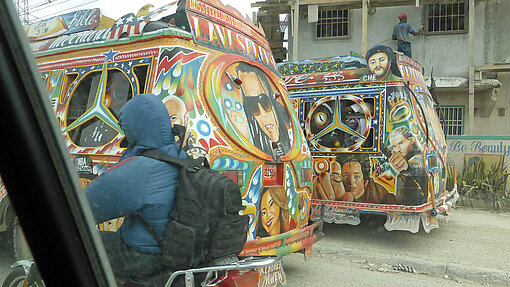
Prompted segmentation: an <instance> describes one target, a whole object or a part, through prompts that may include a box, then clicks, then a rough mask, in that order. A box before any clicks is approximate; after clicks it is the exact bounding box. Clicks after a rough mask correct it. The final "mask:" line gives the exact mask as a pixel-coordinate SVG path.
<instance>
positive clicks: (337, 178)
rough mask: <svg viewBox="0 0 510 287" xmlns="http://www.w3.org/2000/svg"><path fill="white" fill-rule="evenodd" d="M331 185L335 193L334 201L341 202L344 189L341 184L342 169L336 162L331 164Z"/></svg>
mask: <svg viewBox="0 0 510 287" xmlns="http://www.w3.org/2000/svg"><path fill="white" fill-rule="evenodd" d="M330 169H331V175H330V177H331V185H332V186H333V191H334V192H335V200H343V198H344V195H345V188H344V184H343V182H342V167H341V166H340V164H339V163H338V162H336V161H334V162H332V163H331V168H330Z"/></svg>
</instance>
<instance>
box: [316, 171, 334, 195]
mask: <svg viewBox="0 0 510 287" xmlns="http://www.w3.org/2000/svg"><path fill="white" fill-rule="evenodd" d="M313 193H314V195H315V196H314V198H316V199H323V200H335V191H334V189H333V185H332V184H331V177H330V175H329V172H323V173H321V174H319V176H318V177H316V178H315V180H314V182H313Z"/></svg>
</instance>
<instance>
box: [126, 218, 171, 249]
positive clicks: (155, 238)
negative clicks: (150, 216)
mask: <svg viewBox="0 0 510 287" xmlns="http://www.w3.org/2000/svg"><path fill="white" fill-rule="evenodd" d="M130 216H131V217H132V218H133V219H134V220H137V219H138V220H140V221H141V222H142V223H143V225H144V226H145V228H146V229H147V231H149V233H150V234H151V235H152V237H153V238H154V240H156V242H158V245H159V246H160V247H161V246H163V245H162V244H163V240H162V239H161V237H159V235H158V234H157V233H156V230H154V227H152V226H151V225H150V224H149V223H148V222H147V221H146V220H145V219H143V217H142V216H141V215H140V213H138V212H135V213H133V214H131V215H130ZM133 222H134V221H133Z"/></svg>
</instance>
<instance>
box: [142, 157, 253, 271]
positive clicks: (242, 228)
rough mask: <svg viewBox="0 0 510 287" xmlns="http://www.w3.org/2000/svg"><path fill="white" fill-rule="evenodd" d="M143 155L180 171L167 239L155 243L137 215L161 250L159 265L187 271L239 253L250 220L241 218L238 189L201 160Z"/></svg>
mask: <svg viewBox="0 0 510 287" xmlns="http://www.w3.org/2000/svg"><path fill="white" fill-rule="evenodd" d="M142 156H145V157H150V158H153V159H157V160H160V161H164V162H167V163H170V164H172V165H175V166H178V167H181V172H180V176H179V183H178V186H177V191H176V194H175V203H174V207H173V210H172V212H171V213H170V221H169V223H168V225H167V228H166V231H165V237H164V238H159V237H158V235H157V234H156V232H155V231H154V229H153V228H152V227H151V226H150V225H149V224H148V223H147V222H146V221H145V220H143V218H141V216H138V217H139V218H140V219H142V222H144V224H145V226H146V227H147V229H148V230H149V232H150V233H151V234H152V236H153V237H154V239H156V241H157V242H158V244H159V246H160V248H161V250H162V251H163V254H162V263H163V265H165V266H167V267H168V268H169V269H171V270H174V271H175V270H181V269H189V268H192V267H197V266H201V265H206V264H210V263H211V262H213V261H215V260H219V261H221V259H223V258H229V257H232V256H236V255H237V254H239V253H240V252H241V250H242V249H243V247H244V244H245V243H246V237H247V231H248V224H249V217H248V216H247V215H239V211H240V210H243V209H244V207H243V205H242V199H241V191H240V189H239V186H238V185H237V184H235V183H234V182H233V181H232V180H231V179H230V178H228V177H227V176H225V175H223V174H221V173H219V172H217V171H215V170H212V169H210V168H209V166H208V164H207V161H206V160H205V159H203V158H202V159H197V160H194V159H185V160H184V159H178V158H175V157H172V156H169V155H167V154H165V153H163V152H160V151H159V150H155V149H154V150H147V151H144V152H142ZM204 163H205V164H204Z"/></svg>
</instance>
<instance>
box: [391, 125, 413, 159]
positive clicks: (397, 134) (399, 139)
mask: <svg viewBox="0 0 510 287" xmlns="http://www.w3.org/2000/svg"><path fill="white" fill-rule="evenodd" d="M414 143H415V139H414V137H413V135H412V133H411V132H410V131H409V129H407V128H404V127H401V128H398V129H395V130H394V131H393V132H392V133H391V135H390V149H391V153H392V154H400V155H402V156H404V157H406V156H407V155H408V154H409V152H410V151H414V150H415V149H416V148H415V144H414Z"/></svg>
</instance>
